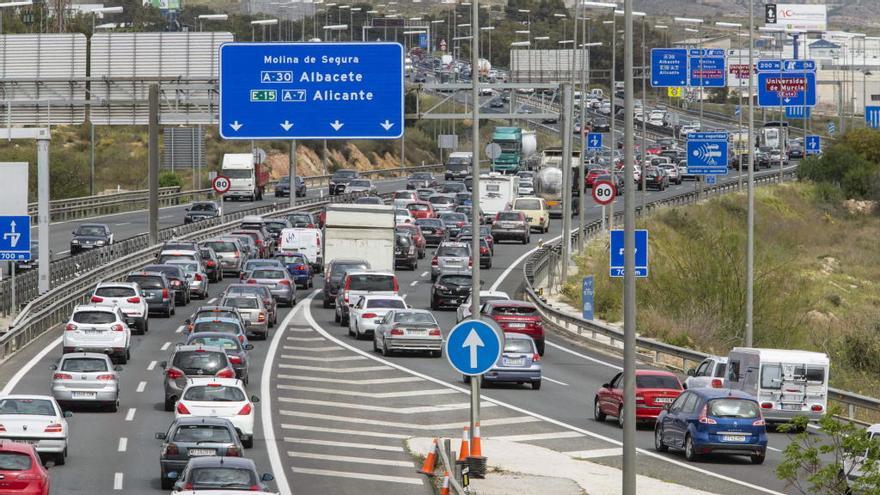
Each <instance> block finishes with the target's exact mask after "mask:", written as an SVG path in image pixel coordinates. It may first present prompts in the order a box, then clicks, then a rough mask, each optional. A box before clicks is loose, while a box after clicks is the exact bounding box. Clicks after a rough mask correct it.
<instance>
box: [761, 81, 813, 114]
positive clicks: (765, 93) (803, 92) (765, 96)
mask: <svg viewBox="0 0 880 495" xmlns="http://www.w3.org/2000/svg"><path fill="white" fill-rule="evenodd" d="M758 105H759V106H762V107H802V106H804V105H806V106H808V107H813V106H816V73H815V72H806V73H804V72H776V73H773V72H759V73H758Z"/></svg>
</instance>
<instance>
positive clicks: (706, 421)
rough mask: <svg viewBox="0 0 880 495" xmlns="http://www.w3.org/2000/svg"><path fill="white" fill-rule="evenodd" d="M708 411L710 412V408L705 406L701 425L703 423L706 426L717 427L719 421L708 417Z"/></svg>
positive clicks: (701, 416) (701, 415)
mask: <svg viewBox="0 0 880 495" xmlns="http://www.w3.org/2000/svg"><path fill="white" fill-rule="evenodd" d="M708 410H709V406H703V410H702V411H700V418H699V420H698V421H699V422H700V423H703V424H704V425H717V424H718V422H717V421H715V420H714V419H712V418H710V417H709V416H707V412H708Z"/></svg>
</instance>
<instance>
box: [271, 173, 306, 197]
mask: <svg viewBox="0 0 880 495" xmlns="http://www.w3.org/2000/svg"><path fill="white" fill-rule="evenodd" d="M305 195H306V181H305V179H303V178H302V177H300V176H299V175H297V176H296V197H297V198H300V197H304V196H305ZM289 196H290V176H289V175H285V176H284V177H282V178H280V179H278V184H275V197H276V198H283V197H289Z"/></svg>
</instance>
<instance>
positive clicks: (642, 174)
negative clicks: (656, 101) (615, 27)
mask: <svg viewBox="0 0 880 495" xmlns="http://www.w3.org/2000/svg"><path fill="white" fill-rule="evenodd" d="M630 14H631V15H632V16H634V17H641V18H642V140H641V149H642V151H641V154H640V158H641V163H640V164H639V170H640V175H639V177H640V178H641V181H640V182H641V186H642V187H641V189H642V194H641V197H642V207H644V206H645V195H646V194H647V189H648V188H647V186H646V184H645V183H646V181H647V180H648V179H647V177H646V176H645V161H644V160H645V157H646V156H647V154H648V153H647V151H646V150H647V143H646V136H647V134H648V119H647V115H646V114H645V112H646V110H647V108H648V102H647V101H646V98H645V95H646V88H645V60H646V58H647V56H646V54H645V50H646V47H645V16H646V14H645V13H644V12H638V11H636V12H631V13H630ZM614 15H625V14H624V11H622V10H615V11H614ZM633 49H635V48H633ZM633 120H635V118H633Z"/></svg>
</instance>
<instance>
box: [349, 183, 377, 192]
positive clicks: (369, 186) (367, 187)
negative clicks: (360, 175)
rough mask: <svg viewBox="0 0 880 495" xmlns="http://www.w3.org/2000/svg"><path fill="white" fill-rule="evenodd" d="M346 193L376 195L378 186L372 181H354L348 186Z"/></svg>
mask: <svg viewBox="0 0 880 495" xmlns="http://www.w3.org/2000/svg"><path fill="white" fill-rule="evenodd" d="M345 192H347V193H367V194H376V185H375V184H373V181H371V180H370V179H352V180H351V182H349V183H348V186H346V188H345Z"/></svg>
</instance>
